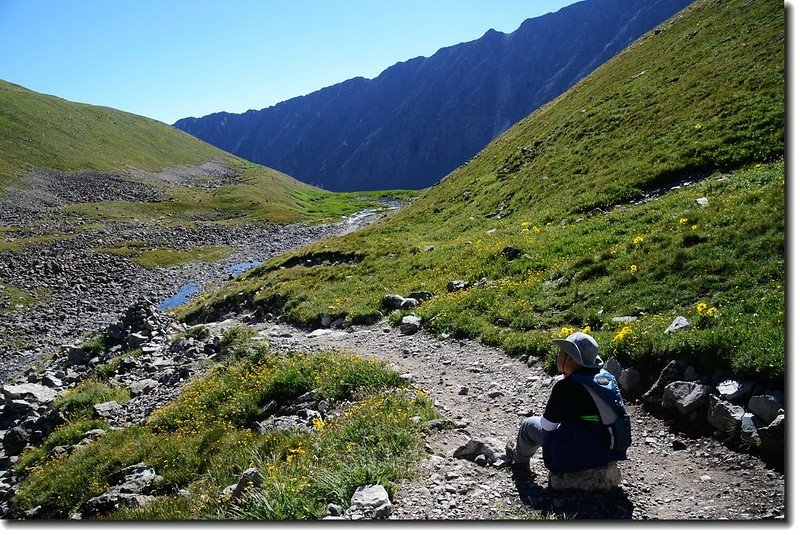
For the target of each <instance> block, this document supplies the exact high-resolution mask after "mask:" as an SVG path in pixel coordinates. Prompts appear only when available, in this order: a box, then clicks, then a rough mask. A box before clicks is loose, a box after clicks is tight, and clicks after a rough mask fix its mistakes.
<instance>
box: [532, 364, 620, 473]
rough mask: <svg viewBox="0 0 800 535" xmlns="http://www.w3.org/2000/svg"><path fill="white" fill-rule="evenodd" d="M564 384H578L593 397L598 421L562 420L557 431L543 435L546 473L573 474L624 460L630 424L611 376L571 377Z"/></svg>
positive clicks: (602, 372)
mask: <svg viewBox="0 0 800 535" xmlns="http://www.w3.org/2000/svg"><path fill="white" fill-rule="evenodd" d="M564 380H573V381H577V382H578V383H581V384H582V385H584V386H585V387H586V388H588V389H589V392H590V394H592V393H593V395H592V398H593V399H594V400H595V404H596V405H597V406H598V412H599V413H600V415H601V418H600V419H597V421H588V420H587V419H584V418H565V419H564V421H562V422H561V423H560V425H559V426H558V429H555V430H554V431H548V432H545V435H544V445H543V446H542V455H543V457H544V464H545V466H546V467H547V469H548V470H550V471H551V472H556V473H566V472H576V471H578V470H585V469H587V468H597V467H600V466H604V465H606V464H608V463H610V462H612V461H619V460H625V459H627V455H626V452H625V450H626V449H627V447H628V445H629V444H630V421H629V419H628V415H627V411H625V406H624V403H623V401H622V396H621V395H620V393H619V388H618V387H617V382H616V379H615V378H614V376H613V375H611V374H610V373H609V372H607V371H606V370H600V371H598V372H597V374H595V375H594V376H592V375H583V374H571V375H570V376H569V377H567V378H566V379H564ZM599 400H602V401H599ZM603 402H605V404H607V406H604V405H605V404H604V403H603ZM595 418H596V416H595ZM604 422H605V423H604ZM626 435H627V436H626Z"/></svg>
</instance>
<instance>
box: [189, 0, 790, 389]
mask: <svg viewBox="0 0 800 535" xmlns="http://www.w3.org/2000/svg"><path fill="white" fill-rule="evenodd" d="M783 9H784V8H783V3H782V2H779V1H777V0H699V1H698V2H696V3H695V4H693V5H692V6H690V7H689V8H688V9H687V10H685V11H684V12H682V13H681V14H679V15H678V16H677V17H675V18H674V19H672V20H671V21H668V22H665V23H664V24H662V25H661V27H660V28H658V29H657V30H656V31H654V32H650V33H649V34H648V35H647V36H645V37H644V38H642V39H641V40H640V41H638V42H637V43H635V44H634V45H633V46H631V47H630V48H629V49H628V50H627V51H625V52H623V53H622V54H620V55H618V56H617V57H616V58H614V59H613V60H611V61H610V62H608V63H607V64H606V65H604V66H603V67H601V68H600V69H598V70H597V71H596V72H595V73H593V74H592V75H590V76H589V77H587V78H586V79H585V80H584V81H582V82H581V83H580V84H578V85H577V86H576V87H574V88H573V89H572V90H570V91H569V92H568V93H566V94H565V95H563V96H562V97H560V98H558V99H557V100H556V101H554V102H552V103H550V104H549V105H547V106H545V107H543V108H542V109H540V110H538V111H536V112H534V113H533V114H532V115H530V116H529V117H528V118H526V119H525V120H523V121H522V122H521V123H519V124H518V125H516V126H515V127H514V128H512V129H511V130H510V131H509V132H507V133H506V134H505V135H504V136H502V137H501V138H500V139H498V140H496V141H495V142H494V143H492V144H491V145H489V146H488V147H487V148H486V149H484V150H483V151H482V152H481V153H480V154H479V155H478V156H476V157H475V158H474V159H473V160H472V161H470V162H469V163H468V164H467V165H465V166H463V167H461V168H460V169H458V170H457V171H455V172H453V173H452V174H451V175H449V176H448V177H446V178H445V179H444V180H443V181H442V182H440V183H439V184H437V185H436V186H435V187H433V188H431V189H430V190H429V191H428V192H427V193H426V194H425V195H423V196H422V197H421V198H420V199H419V200H418V201H417V202H416V203H414V205H412V206H411V207H409V208H408V209H405V210H403V211H401V212H400V213H397V214H396V215H395V216H394V217H392V218H391V219H388V220H384V221H382V222H381V223H380V224H378V225H376V226H374V227H372V228H370V229H366V230H364V231H362V232H359V233H357V234H355V235H350V236H347V237H344V238H340V239H334V240H330V241H327V242H323V243H320V244H316V245H314V246H311V247H309V248H307V249H305V250H304V251H301V252H298V253H295V254H294V255H293V256H294V257H296V258H302V259H308V258H314V257H312V256H311V255H312V254H313V253H320V252H327V253H335V254H333V255H328V258H334V259H335V258H337V257H338V258H340V259H350V260H351V261H350V262H322V263H320V262H312V263H311V267H309V263H306V262H296V261H293V259H292V258H288V257H286V256H284V257H282V258H279V259H276V260H274V261H272V262H270V263H268V264H265V265H264V266H262V267H261V268H260V269H258V270H255V272H253V273H251V274H250V275H249V276H248V277H247V278H243V279H238V280H237V281H235V282H233V283H232V284H229V285H228V286H226V287H224V288H222V289H220V290H219V291H218V292H217V293H215V294H214V295H210V296H208V297H206V298H205V299H203V300H201V301H200V302H199V303H198V304H196V305H195V306H194V307H193V308H192V309H191V310H189V311H188V314H187V315H188V317H190V318H191V317H196V316H201V315H203V314H205V313H207V312H209V311H210V310H212V309H214V308H215V307H221V306H228V305H231V304H234V303H237V302H241V301H242V299H246V300H249V301H252V302H254V303H256V304H257V305H260V306H263V307H264V308H271V307H273V305H275V304H276V303H281V304H283V307H282V311H283V314H284V316H285V317H287V318H288V319H290V320H292V321H296V322H300V323H304V324H309V325H314V324H317V323H318V322H319V319H320V317H321V316H322V315H323V314H330V315H332V316H347V317H349V318H350V319H351V320H353V321H355V322H370V321H374V320H376V319H377V318H379V317H380V316H381V315H382V314H386V313H387V312H388V311H386V310H382V309H381V299H382V297H383V295H384V294H386V293H401V294H407V293H408V292H410V291H415V290H428V291H431V292H433V293H434V294H435V296H436V297H435V298H434V299H432V300H430V301H427V302H425V303H424V304H423V305H422V306H421V307H420V308H419V309H418V310H417V311H416V312H417V314H419V315H420V316H422V317H423V318H424V320H425V321H426V323H427V325H428V327H430V328H432V329H434V330H436V331H438V332H441V333H447V334H450V335H456V336H468V337H474V338H480V339H482V340H483V341H485V342H487V343H491V344H497V345H501V346H503V347H504V348H505V349H506V350H508V351H510V352H511V353H514V354H538V355H542V356H545V355H547V356H548V357H551V356H552V346H551V345H550V343H549V340H550V339H552V338H553V337H555V336H559V335H560V336H563V335H564V334H566V333H567V332H570V331H573V330H577V329H584V330H591V331H592V332H593V333H594V334H595V335H596V337H597V338H598V341H599V342H600V344H601V348H602V350H603V354H604V355H605V356H606V357H609V356H616V357H618V358H619V360H621V361H622V363H623V364H624V365H627V364H633V363H640V364H644V363H650V364H652V365H653V366H657V365H659V363H663V361H664V360H666V359H669V358H676V357H684V358H688V359H690V360H692V361H693V362H695V363H696V364H697V365H698V366H703V367H708V368H710V369H714V368H730V369H732V370H734V371H735V372H737V373H739V374H743V375H746V376H748V377H751V378H759V379H763V380H767V381H775V382H780V381H781V380H782V378H783V374H784V364H785V363H784V357H785V345H784V333H785V329H784V321H785V319H784V309H785V301H784V279H785V262H784V235H785V234H784V222H785V213H784V192H785V184H784V167H783V152H784V129H785V118H784V111H785V110H784V96H785V95H784V45H785V25H784V10H783ZM703 198H705V199H703ZM698 199H701V200H700V201H698ZM316 258H321V257H320V256H317V257H316ZM281 267H282V269H278V268H281ZM454 279H462V280H466V281H470V282H472V283H477V282H478V281H480V280H481V279H486V281H485V282H484V283H482V284H473V286H472V287H471V288H470V289H468V290H465V291H461V292H457V293H448V292H447V289H446V288H447V283H448V282H449V281H451V280H454ZM677 315H683V316H686V317H687V318H688V319H689V320H690V322H691V323H692V328H691V329H688V330H684V331H680V332H678V333H675V334H672V335H669V336H668V335H665V334H664V333H663V331H664V330H665V328H666V327H667V326H669V324H670V323H671V322H672V320H673V318H674V317H675V316H677ZM619 316H636V317H637V318H638V320H637V321H635V322H633V323H630V324H626V326H625V327H622V326H621V325H622V324H619V323H616V322H615V321H613V318H615V317H619ZM399 317H400V314H399V313H394V314H393V315H392V318H393V319H394V320H399Z"/></svg>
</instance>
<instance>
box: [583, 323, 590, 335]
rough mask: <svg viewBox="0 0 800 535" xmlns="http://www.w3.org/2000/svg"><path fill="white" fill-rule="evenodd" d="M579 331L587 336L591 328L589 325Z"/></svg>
mask: <svg viewBox="0 0 800 535" xmlns="http://www.w3.org/2000/svg"><path fill="white" fill-rule="evenodd" d="M581 331H582V332H585V333H586V334H589V333H590V332H592V327H591V326H590V325H587V326H586V327H584V328H583V329H581Z"/></svg>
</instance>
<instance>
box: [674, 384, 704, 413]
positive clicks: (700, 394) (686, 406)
mask: <svg viewBox="0 0 800 535" xmlns="http://www.w3.org/2000/svg"><path fill="white" fill-rule="evenodd" d="M712 391H713V389H712V388H711V387H710V386H708V385H702V384H698V383H690V382H687V381H674V382H672V383H670V384H668V385H667V386H666V387H665V388H664V398H663V401H662V406H663V407H665V408H675V409H677V410H678V412H679V413H680V414H682V415H687V414H691V413H693V412H696V411H700V410H703V409H705V407H706V406H707V405H708V397H709V395H710V394H711V392H712Z"/></svg>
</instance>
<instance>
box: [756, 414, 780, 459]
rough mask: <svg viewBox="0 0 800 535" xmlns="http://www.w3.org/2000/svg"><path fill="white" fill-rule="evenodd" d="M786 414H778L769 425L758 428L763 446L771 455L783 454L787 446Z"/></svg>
mask: <svg viewBox="0 0 800 535" xmlns="http://www.w3.org/2000/svg"><path fill="white" fill-rule="evenodd" d="M784 418H785V415H783V414H780V415H778V416H777V417H776V418H775V419H774V420H773V421H772V422H771V423H770V424H769V425H768V426H766V427H760V428H759V429H758V437H759V438H760V439H761V447H762V448H763V449H764V451H766V452H767V453H769V454H771V455H778V456H783V455H784V454H785V448H786V435H785V426H784Z"/></svg>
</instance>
